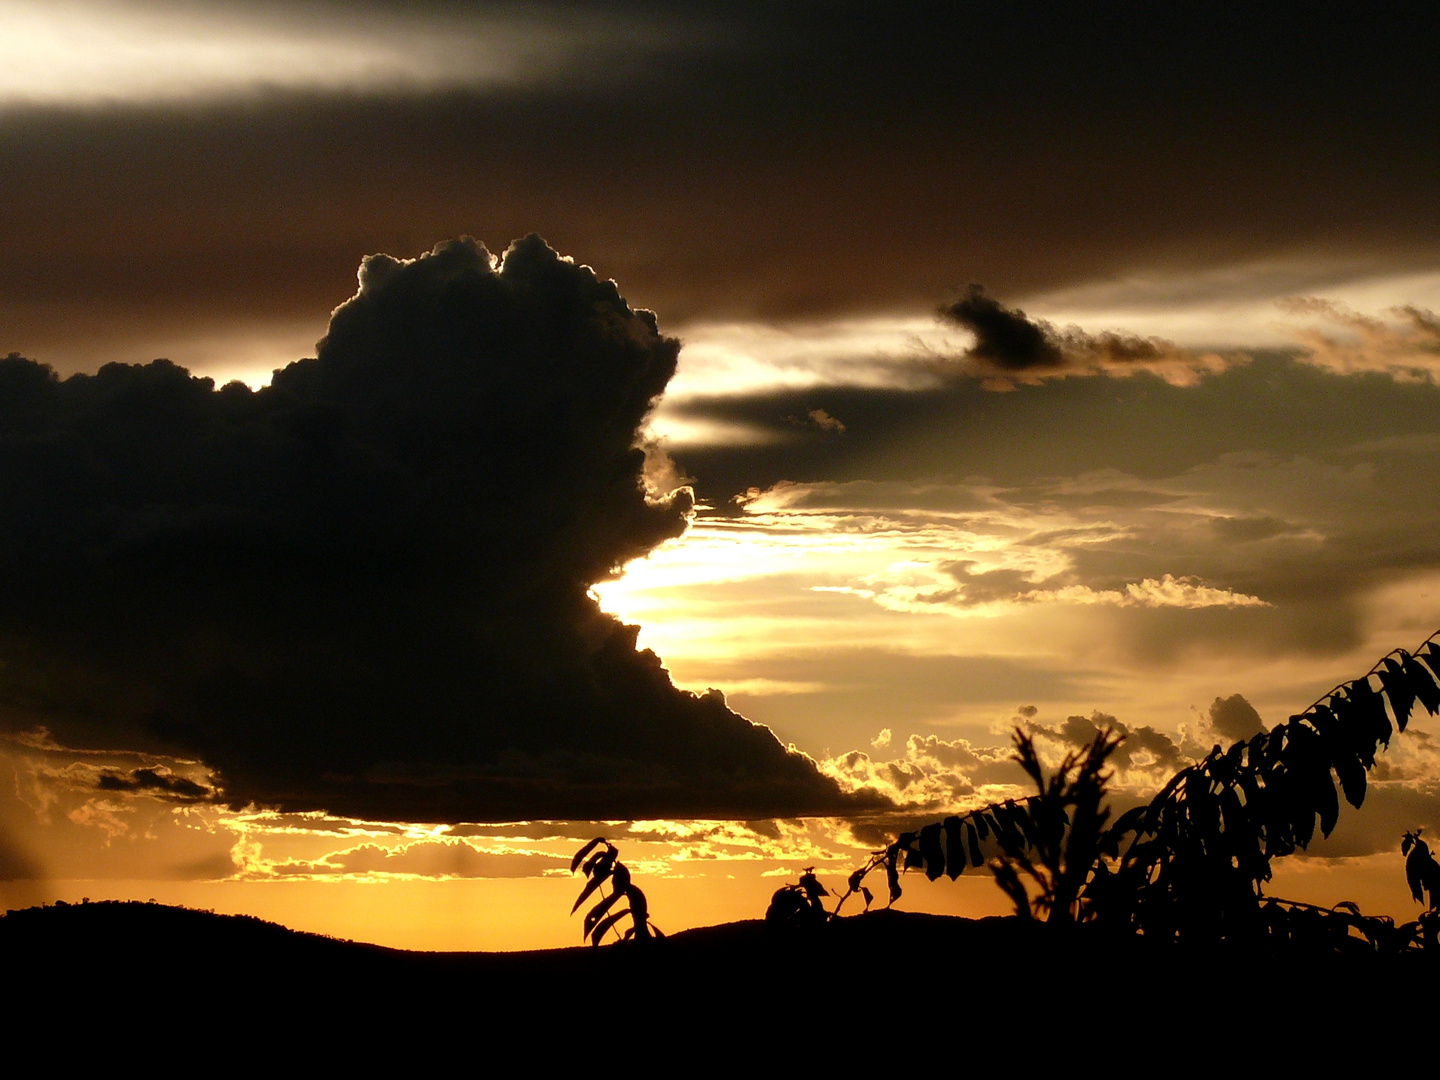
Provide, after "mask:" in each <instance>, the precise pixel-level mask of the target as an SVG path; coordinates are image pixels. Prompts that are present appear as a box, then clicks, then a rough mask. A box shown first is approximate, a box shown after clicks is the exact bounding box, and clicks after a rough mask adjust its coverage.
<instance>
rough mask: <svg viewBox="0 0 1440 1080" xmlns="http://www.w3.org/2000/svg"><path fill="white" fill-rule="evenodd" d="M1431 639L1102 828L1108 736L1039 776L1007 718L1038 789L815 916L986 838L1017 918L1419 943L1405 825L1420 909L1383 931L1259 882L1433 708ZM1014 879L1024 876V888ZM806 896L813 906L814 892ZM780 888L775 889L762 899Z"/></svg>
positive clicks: (1420, 890) (909, 850)
mask: <svg viewBox="0 0 1440 1080" xmlns="http://www.w3.org/2000/svg"><path fill="white" fill-rule="evenodd" d="M1437 636H1440V632H1437V634H1436V635H1431V637H1430V638H1428V639H1427V640H1426V641H1425V642H1424V643H1423V644H1422V645H1421V648H1420V649H1417V650H1416V651H1415V652H1414V653H1410V652H1406V651H1405V650H1403V649H1397V650H1395V651H1394V652H1392V653H1390V654H1389V655H1387V656H1385V657H1384V658H1382V659H1381V660H1380V661H1379V662H1378V663H1377V664H1376V665H1375V666H1374V667H1373V668H1371V669H1370V671H1369V672H1367V673H1366V674H1365V675H1364V676H1362V677H1361V678H1359V679H1355V680H1352V681H1350V682H1346V683H1342V684H1340V685H1338V686H1336V687H1335V688H1334V689H1333V690H1331V691H1330V692H1329V693H1327V694H1325V695H1323V696H1322V697H1321V698H1320V699H1319V700H1317V701H1316V702H1315V703H1314V704H1312V705H1311V706H1310V707H1309V708H1307V709H1305V710H1304V711H1303V712H1301V713H1299V714H1297V715H1295V716H1292V717H1291V718H1290V719H1289V720H1288V721H1286V722H1284V723H1280V724H1276V725H1275V726H1274V727H1273V728H1271V729H1270V730H1269V731H1267V732H1264V733H1262V734H1260V735H1257V736H1255V737H1253V738H1251V739H1248V740H1245V741H1242V742H1237V743H1235V744H1234V745H1233V746H1231V747H1230V748H1229V749H1228V750H1222V749H1221V748H1220V746H1218V745H1217V746H1216V747H1215V748H1214V749H1213V750H1211V752H1210V753H1209V754H1208V755H1206V757H1205V758H1204V759H1203V760H1202V761H1199V762H1197V763H1195V764H1194V765H1191V766H1189V767H1187V768H1185V769H1182V770H1180V771H1179V772H1178V773H1176V774H1175V776H1173V777H1172V778H1171V779H1170V781H1169V782H1168V783H1167V784H1165V786H1164V787H1163V788H1161V790H1160V791H1159V793H1158V794H1156V795H1155V797H1154V798H1153V799H1151V801H1150V802H1149V804H1148V805H1145V806H1139V807H1136V808H1134V809H1132V810H1130V811H1127V812H1126V813H1124V814H1122V815H1121V816H1120V817H1119V818H1118V819H1117V820H1116V821H1115V823H1114V824H1113V825H1110V826H1109V827H1108V828H1107V827H1106V825H1107V822H1108V818H1109V810H1108V809H1107V808H1106V807H1105V806H1104V796H1105V791H1106V783H1107V781H1108V779H1109V774H1108V773H1106V772H1105V771H1104V766H1105V763H1106V761H1107V760H1108V758H1109V757H1110V755H1111V754H1112V753H1113V752H1114V750H1115V748H1116V747H1117V746H1118V745H1119V739H1117V738H1116V737H1115V736H1114V735H1113V733H1112V732H1110V731H1105V732H1101V733H1099V734H1098V735H1097V736H1096V739H1095V741H1094V742H1093V743H1092V744H1091V745H1090V746H1089V747H1086V748H1084V749H1082V750H1079V751H1076V752H1073V753H1071V754H1070V755H1068V756H1067V757H1066V758H1065V759H1064V761H1062V763H1061V765H1060V767H1059V769H1058V770H1057V772H1056V773H1055V774H1054V775H1053V776H1051V777H1049V778H1048V779H1047V778H1046V777H1045V775H1044V772H1043V769H1042V768H1041V765H1040V761H1039V758H1038V756H1037V755H1036V754H1035V749H1034V743H1033V740H1032V739H1031V737H1030V736H1029V735H1027V734H1026V733H1025V732H1024V731H1021V730H1019V729H1017V730H1016V733H1015V743H1016V760H1017V761H1018V762H1019V763H1020V765H1021V766H1022V767H1023V768H1024V769H1025V771H1026V773H1027V774H1028V775H1029V776H1030V778H1031V779H1032V780H1033V781H1034V782H1035V784H1036V786H1037V789H1038V794H1037V795H1035V796H1032V797H1030V798H1028V799H1023V800H1006V801H1004V802H1000V803H994V804H992V805H990V806H986V807H981V808H980V809H977V810H972V811H969V812H968V813H966V814H963V815H951V816H950V817H947V818H945V819H944V820H943V821H939V822H934V823H932V824H929V825H926V826H924V827H923V828H921V829H919V830H918V831H915V832H905V833H902V834H901V835H900V836H899V837H898V838H897V839H896V840H895V842H894V843H892V844H890V845H889V846H888V847H886V848H885V849H883V850H881V851H877V852H874V853H872V855H871V857H870V859H869V861H867V862H866V863H865V864H864V865H863V866H861V867H859V868H858V869H857V870H855V872H854V873H852V874H851V875H850V878H849V881H848V888H847V891H846V892H845V894H844V895H843V896H841V897H840V899H839V901H838V902H837V903H836V906H835V909H834V910H833V911H831V912H829V913H828V917H830V918H833V917H835V916H836V915H838V914H839V911H840V908H841V907H842V906H843V905H844V903H845V901H846V900H848V899H849V897H850V896H852V895H854V894H855V893H857V892H859V893H861V894H862V895H864V896H865V897H866V900H867V904H866V906H867V908H868V906H869V899H870V894H869V890H868V889H866V888H865V886H864V881H865V879H866V878H867V877H868V876H869V875H870V874H871V873H872V872H874V871H876V870H878V869H879V868H880V867H882V866H883V867H884V868H885V873H886V880H887V885H888V889H889V902H890V903H894V902H895V901H896V900H897V899H899V898H900V895H901V891H902V890H901V885H900V875H901V874H903V873H904V872H906V871H908V870H923V871H924V873H925V875H926V877H928V878H929V879H930V880H931V881H934V880H935V879H937V878H939V877H940V876H941V874H945V875H947V876H949V877H950V878H951V880H954V879H955V878H957V877H958V876H959V875H960V874H961V873H962V872H963V871H964V870H965V868H966V867H967V866H976V867H978V866H982V865H984V859H983V858H982V852H981V848H980V844H981V842H982V841H984V840H986V839H987V836H989V835H992V834H993V836H994V837H995V840H996V843H997V844H998V846H999V848H1000V851H1001V857H1000V858H998V859H996V860H994V861H993V862H992V864H991V866H992V870H993V871H994V873H995V877H996V881H997V883H998V884H999V885H1000V887H1001V888H1002V889H1004V890H1005V891H1006V893H1007V894H1008V895H1009V896H1010V897H1011V899H1012V900H1013V901H1014V902H1015V905H1016V910H1017V913H1019V914H1021V915H1022V916H1025V917H1041V916H1043V917H1045V918H1047V919H1049V920H1051V921H1086V922H1094V923H1097V924H1099V925H1102V926H1105V927H1108V928H1109V929H1111V930H1113V931H1117V932H1127V933H1138V934H1144V935H1145V936H1147V937H1157V938H1162V939H1164V938H1185V939H1191V940H1220V939H1227V938H1230V939H1234V938H1252V939H1253V938H1262V937H1269V938H1271V939H1279V940H1284V941H1299V940H1302V939H1303V940H1305V941H1309V942H1314V941H1320V940H1324V941H1330V942H1332V943H1337V944H1336V947H1340V946H1339V944H1338V943H1340V942H1341V941H1342V939H1343V941H1344V942H1345V943H1346V944H1345V945H1344V947H1345V948H1353V947H1357V946H1352V945H1350V944H1348V942H1351V941H1356V942H1360V943H1361V946H1366V945H1368V947H1370V948H1372V949H1376V950H1381V951H1399V950H1404V949H1409V948H1412V947H1418V946H1419V945H1420V944H1422V943H1433V942H1434V941H1435V938H1436V935H1437V933H1440V911H1437V906H1436V904H1437V901H1436V891H1437V888H1440V864H1437V863H1436V861H1435V859H1434V857H1433V856H1432V855H1431V854H1430V851H1429V848H1428V846H1426V845H1425V842H1424V841H1423V840H1421V839H1420V836H1419V832H1418V830H1417V831H1416V832H1414V833H1407V834H1406V838H1405V840H1404V841H1403V842H1402V845H1401V846H1402V853H1403V854H1405V855H1406V856H1407V861H1406V875H1407V879H1408V880H1409V882H1410V887H1411V892H1412V894H1413V895H1414V896H1415V898H1416V900H1417V901H1420V902H1422V903H1424V902H1425V901H1424V898H1423V897H1424V895H1425V894H1428V895H1429V910H1427V912H1426V914H1425V915H1423V916H1421V918H1420V920H1417V922H1415V923H1408V924H1406V925H1405V926H1402V927H1396V926H1395V925H1394V923H1393V920H1389V919H1385V918H1376V917H1367V916H1364V915H1361V914H1360V912H1359V910H1358V909H1357V908H1355V906H1354V905H1353V904H1349V903H1346V904H1340V905H1336V907H1334V908H1320V907H1315V906H1313V905H1307V904H1296V903H1292V902H1289V901H1281V900H1275V899H1271V898H1268V897H1266V896H1265V895H1264V892H1263V886H1264V884H1265V883H1266V882H1268V881H1270V880H1271V876H1272V873H1271V860H1272V859H1274V858H1278V857H1283V856H1285V855H1290V854H1293V853H1294V852H1295V851H1297V850H1303V849H1305V848H1307V847H1308V846H1309V844H1310V842H1311V841H1312V840H1313V839H1314V836H1315V829H1316V823H1317V818H1318V823H1319V829H1320V833H1321V835H1322V836H1328V835H1329V834H1330V832H1331V831H1332V830H1333V829H1334V828H1335V824H1336V822H1337V820H1338V818H1339V813H1340V794H1343V796H1344V798H1345V801H1346V802H1348V803H1350V805H1351V806H1353V807H1356V808H1359V807H1360V806H1361V804H1362V803H1363V802H1364V799H1365V792H1366V779H1367V773H1368V771H1369V770H1370V769H1371V768H1373V767H1374V765H1375V755H1376V753H1377V752H1378V751H1379V750H1380V749H1381V748H1382V747H1385V746H1388V745H1389V743H1390V739H1391V737H1392V736H1393V734H1394V731H1395V729H1396V728H1397V727H1398V728H1399V730H1401V731H1404V730H1405V727H1406V725H1407V724H1408V723H1409V720H1410V716H1411V714H1412V712H1413V711H1414V708H1415V705H1416V703H1417V702H1418V703H1419V704H1420V705H1421V706H1422V707H1424V708H1425V709H1426V710H1427V711H1428V712H1429V713H1430V714H1431V715H1434V714H1435V713H1436V712H1437V711H1440V644H1437V642H1436V640H1435V638H1436V637H1437ZM1372 679H1373V680H1377V681H1378V682H1379V688H1378V689H1377V688H1376V687H1375V685H1374V683H1373V682H1372ZM1387 706H1388V711H1387ZM1392 718H1393V723H1392ZM1332 777H1333V779H1332ZM1336 780H1338V781H1339V794H1337V791H1336V784H1335V781H1336ZM812 876H813V875H812ZM1022 878H1023V879H1028V881H1029V882H1030V883H1031V884H1032V885H1033V886H1034V893H1033V894H1032V892H1031V891H1030V890H1029V889H1027V888H1026V885H1025V880H1022ZM802 880H803V879H802ZM816 884H817V885H818V882H816ZM786 889H788V890H797V889H800V887H799V886H787V887H786ZM785 891H786V890H783V889H782V890H781V893H783V892H785ZM801 891H803V890H801ZM822 895H823V894H822ZM806 896H807V899H806V903H807V904H808V905H809V906H810V908H811V910H812V911H813V910H814V908H815V906H817V905H819V900H818V897H811V896H809V894H806ZM779 898H780V893H777V894H776V900H774V901H772V907H774V905H775V903H776V902H777V901H779ZM785 903H792V904H793V901H785ZM819 906H821V908H822V910H823V905H819Z"/></svg>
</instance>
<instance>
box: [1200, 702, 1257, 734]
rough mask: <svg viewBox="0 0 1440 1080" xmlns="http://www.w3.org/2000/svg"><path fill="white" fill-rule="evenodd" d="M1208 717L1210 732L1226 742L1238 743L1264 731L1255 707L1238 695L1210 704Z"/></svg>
mask: <svg viewBox="0 0 1440 1080" xmlns="http://www.w3.org/2000/svg"><path fill="white" fill-rule="evenodd" d="M1208 717H1209V720H1210V728H1211V730H1212V731H1214V732H1215V734H1216V735H1218V736H1220V737H1221V738H1223V739H1225V740H1226V741H1227V742H1239V741H1240V740H1241V739H1248V738H1251V737H1252V736H1255V735H1259V734H1261V733H1262V732H1263V731H1264V730H1265V725H1264V724H1263V723H1261V722H1260V714H1259V713H1258V712H1256V711H1255V706H1254V705H1251V704H1250V702H1248V701H1246V700H1245V698H1244V697H1243V696H1242V695H1240V694H1231V695H1230V696H1229V697H1228V698H1220V697H1217V698H1216V699H1215V700H1214V701H1212V702H1211V703H1210V710H1209V713H1208Z"/></svg>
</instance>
